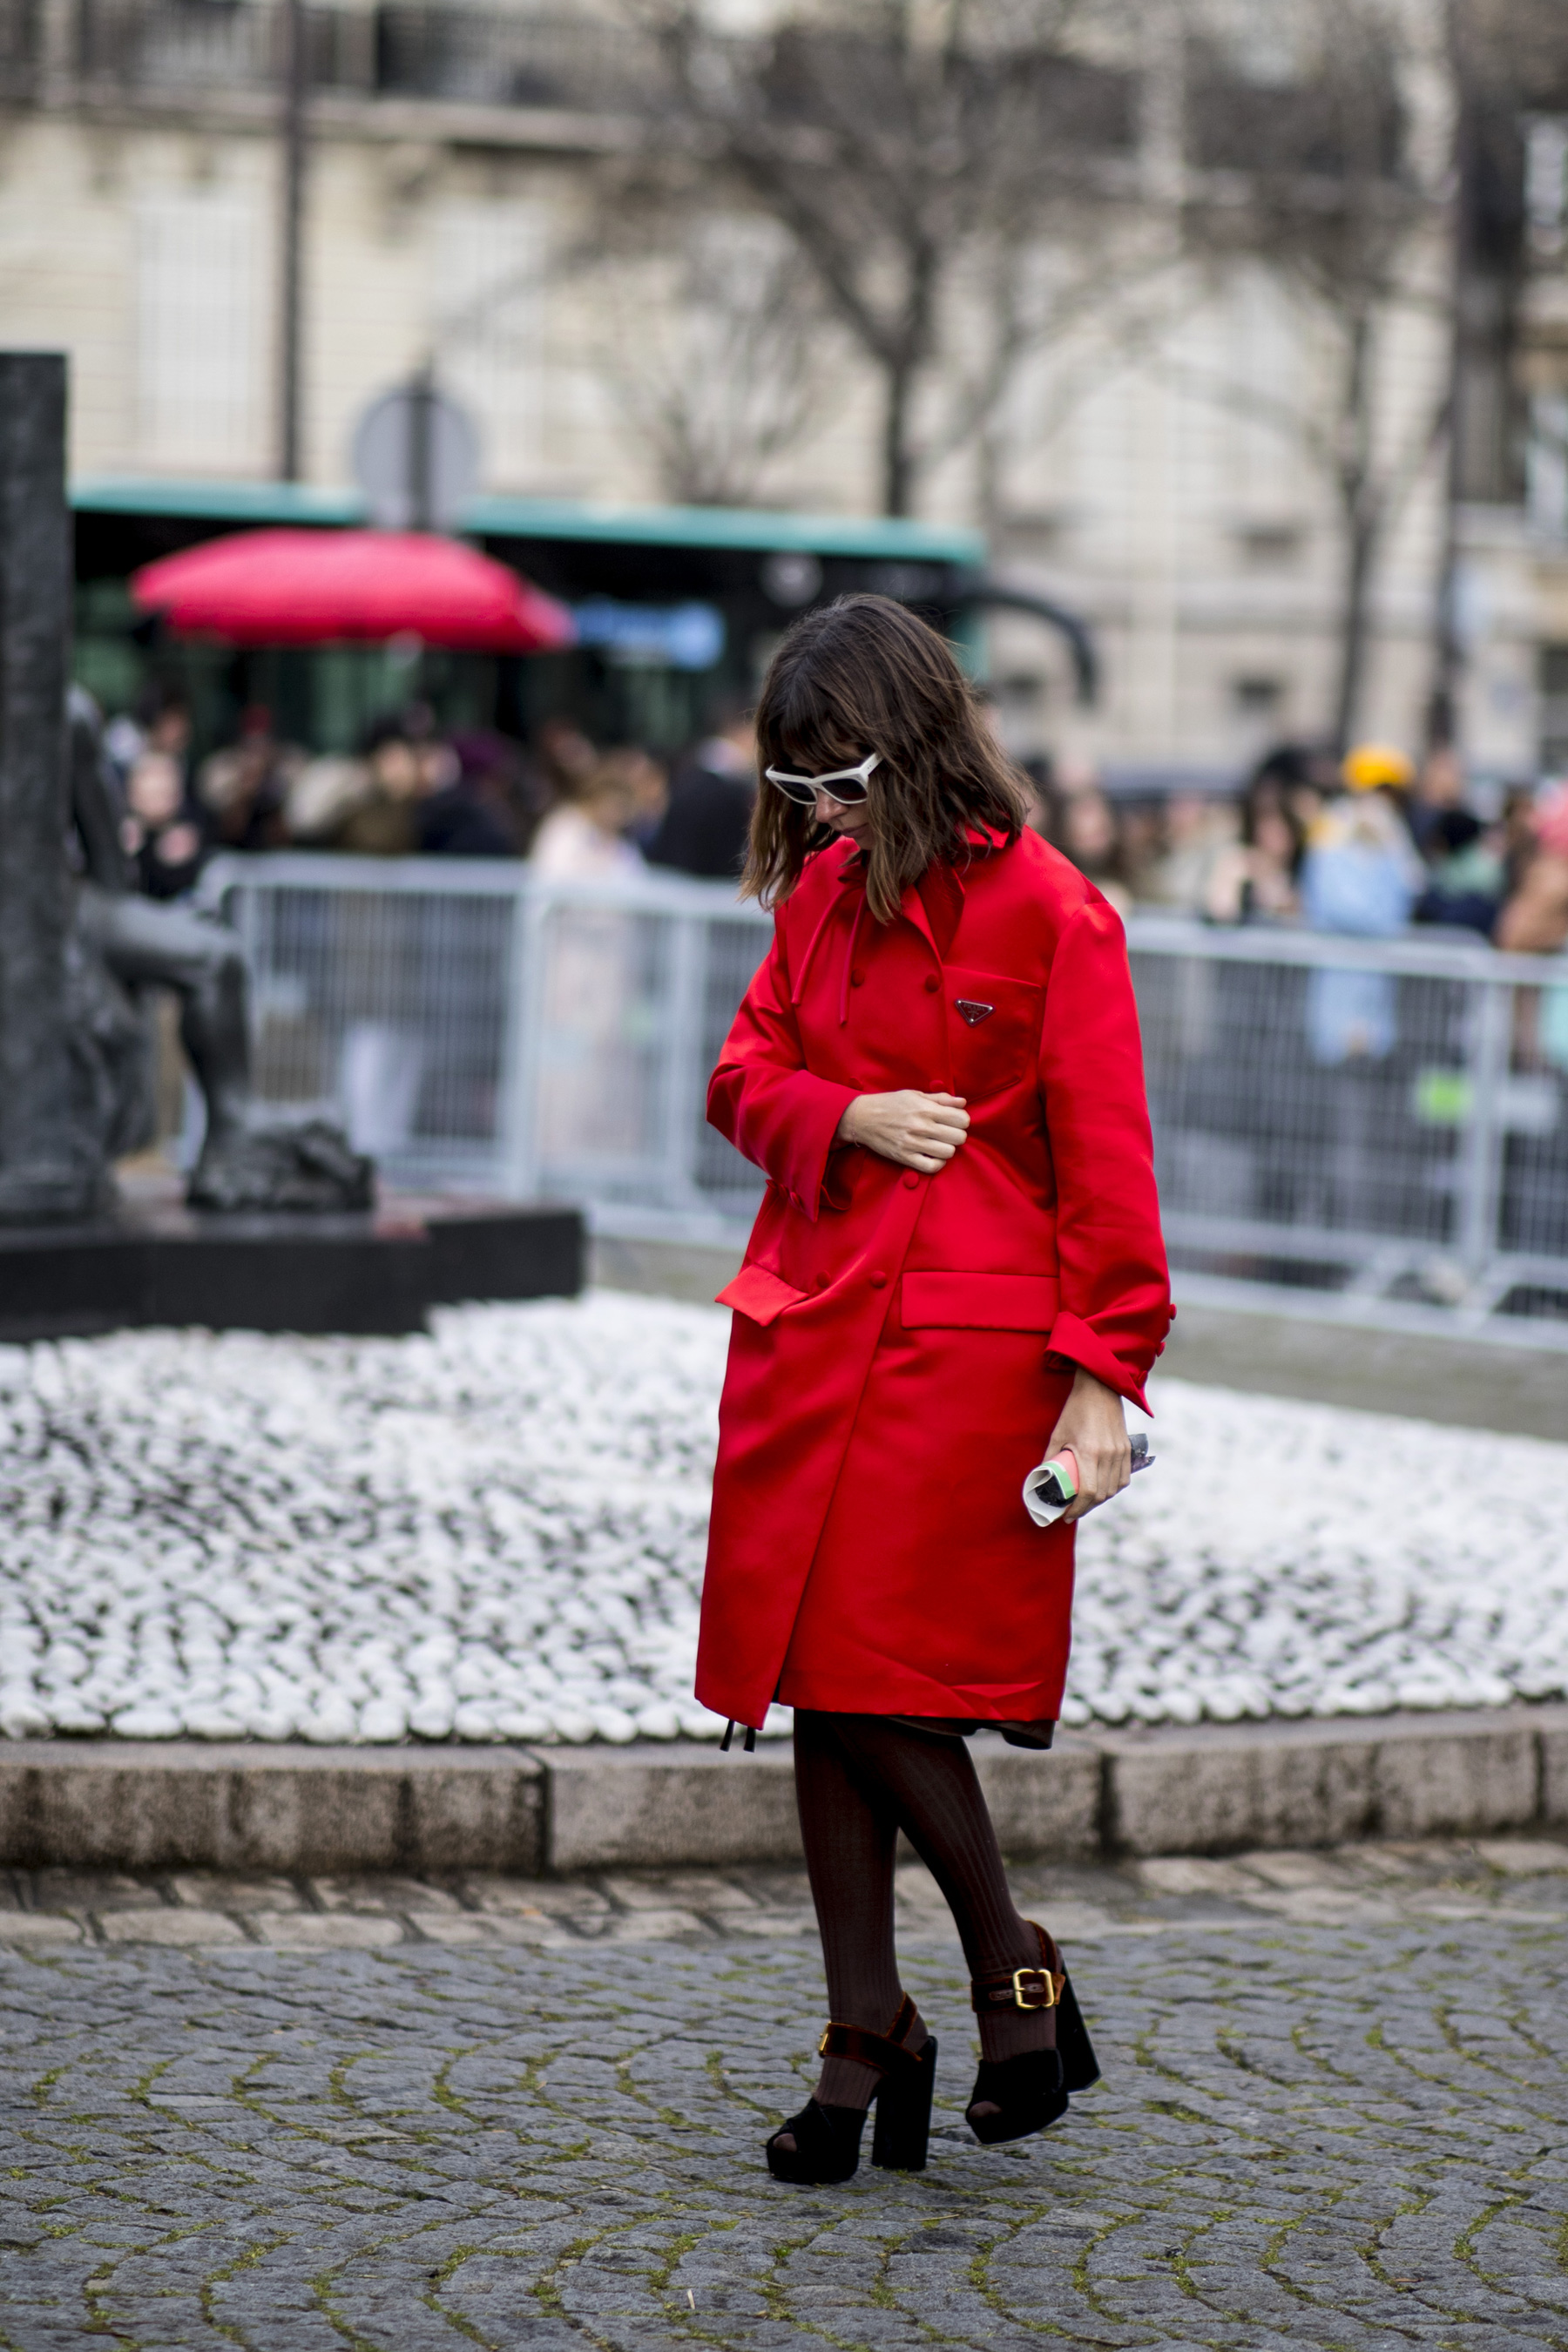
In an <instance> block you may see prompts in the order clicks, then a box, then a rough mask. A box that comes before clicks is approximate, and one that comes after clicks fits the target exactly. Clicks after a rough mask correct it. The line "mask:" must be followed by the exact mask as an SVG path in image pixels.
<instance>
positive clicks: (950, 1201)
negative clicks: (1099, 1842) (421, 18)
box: [697, 833, 1172, 1725]
mask: <svg viewBox="0 0 1568 2352" xmlns="http://www.w3.org/2000/svg"><path fill="white" fill-rule="evenodd" d="M895 1087H919V1088H921V1089H922V1090H925V1091H933V1090H946V1091H948V1092H950V1093H952V1094H957V1095H962V1096H963V1097H965V1099H966V1101H967V1104H968V1108H969V1116H970V1128H969V1134H968V1138H967V1139H966V1141H965V1142H964V1143H963V1144H962V1145H961V1147H960V1148H959V1150H958V1151H957V1152H956V1154H955V1155H954V1157H953V1158H952V1160H950V1161H949V1162H948V1163H947V1165H946V1166H945V1167H944V1168H943V1169H942V1171H940V1173H939V1174H937V1175H935V1176H931V1177H927V1176H919V1175H916V1174H914V1173H913V1172H912V1171H908V1170H905V1169H902V1168H899V1167H896V1166H894V1164H893V1163H892V1162H891V1161H890V1160H882V1159H879V1157H878V1156H877V1155H876V1154H875V1153H873V1152H869V1151H866V1150H860V1149H858V1148H856V1147H847V1146H845V1145H842V1144H838V1143H837V1142H836V1140H835V1134H836V1130H837V1126H838V1121H839V1119H840V1118H841V1117H842V1115H843V1112H844V1109H845V1107H846V1105H847V1103H849V1102H850V1101H851V1100H852V1099H853V1097H855V1096H856V1095H858V1094H871V1093H881V1092H883V1091H886V1090H889V1089H891V1088H895ZM708 1117H709V1119H710V1122H711V1124H712V1125H713V1126H714V1127H716V1128H717V1129H719V1130H720V1132H721V1134H722V1135H726V1136H728V1137H729V1139H730V1140H731V1142H732V1143H733V1144H734V1145H735V1146H736V1147H737V1149H738V1150H741V1151H742V1152H743V1153H744V1154H745V1156H746V1158H747V1159H748V1160H754V1161H755V1162H756V1164H757V1166H758V1167H760V1168H761V1169H763V1171H765V1173H766V1175H767V1177H768V1179H769V1182H768V1190H767V1192H766V1195H765V1197H764V1199H763V1204H762V1207H761V1209H760V1211H759V1212H758V1215H757V1222H756V1224H755V1227H754V1228H753V1230H752V1238H751V1241H750V1244H748V1247H747V1251H746V1258H745V1264H744V1265H743V1266H742V1270H741V1272H740V1274H739V1275H738V1276H736V1278H735V1280H734V1281H733V1282H732V1283H731V1285H730V1286H729V1287H728V1289H726V1290H724V1291H722V1292H721V1294H720V1304H721V1305H722V1306H728V1307H733V1308H734V1310H735V1315H734V1324H733V1328H732V1331H731V1341H730V1359H729V1366H728V1370H727V1371H726V1374H725V1381H724V1392H723V1397H722V1400H721V1404H720V1408H719V1428H720V1442H719V1458H718V1465H717V1468H716V1471H715V1474H714V1481H713V1516H712V1522H711V1528H710V1538H709V1549H708V1572H707V1579H706V1582H705V1584H704V1587H703V1594H702V1629H701V1638H700V1645H699V1651H698V1661H697V1696H698V1697H699V1698H700V1700H701V1702H702V1704H703V1705H704V1706H710V1707H711V1708H712V1709H713V1710H714V1712H715V1713H716V1714H719V1715H723V1716H730V1717H733V1718H734V1719H735V1720H736V1721H737V1722H741V1723H746V1724H753V1725H755V1724H761V1722H762V1721H763V1717H764V1715H765V1714H766V1712H767V1708H768V1704H769V1702H770V1700H772V1699H773V1698H774V1697H775V1696H776V1697H777V1698H779V1699H781V1700H782V1701H783V1702H784V1704H785V1705H786V1706H810V1707H822V1708H826V1709H829V1710H832V1711H835V1712H844V1713H852V1714H854V1713H863V1714H915V1715H943V1716H972V1717H980V1718H982V1719H983V1720H988V1721H1008V1720H1024V1721H1038V1720H1043V1719H1044V1718H1047V1717H1055V1716H1056V1715H1057V1714H1058V1711H1059V1708H1060V1704H1061V1694H1062V1684H1063V1680H1064V1678H1065V1675H1066V1673H1067V1659H1068V1620H1069V1614H1070V1610H1071V1603H1072V1565H1073V1530H1072V1529H1071V1528H1067V1527H1062V1526H1059V1525H1058V1527H1056V1528H1049V1529H1047V1530H1044V1531H1042V1530H1041V1529H1040V1528H1037V1527H1036V1526H1035V1525H1034V1523H1033V1522H1032V1520H1031V1519H1030V1518H1029V1517H1028V1515H1027V1513H1026V1510H1025V1508H1024V1505H1023V1500H1022V1493H1021V1490H1022V1487H1023V1484H1024V1480H1025V1477H1026V1475H1027V1473H1028V1472H1029V1470H1031V1469H1032V1468H1033V1466H1034V1465H1035V1464H1036V1463H1037V1462H1038V1460H1039V1459H1040V1456H1041V1454H1042V1452H1043V1450H1044V1445H1045V1442H1046V1440H1047V1437H1048V1436H1049V1434H1050V1432H1051V1429H1052V1427H1053V1425H1054V1423H1055V1422H1056V1418H1057V1415H1058V1412H1060V1410H1061V1407H1062V1404H1063V1403H1064V1402H1065V1401H1066V1398H1067V1394H1068V1389H1069V1388H1070V1386H1071V1383H1072V1374H1073V1369H1074V1367H1075V1366H1076V1365H1079V1364H1082V1365H1085V1366H1087V1368H1088V1369H1089V1370H1090V1371H1091V1372H1093V1373H1094V1374H1095V1375H1096V1376H1097V1378H1099V1379H1100V1380H1102V1381H1107V1382H1109V1384H1110V1386H1111V1387H1112V1388H1114V1389H1116V1390H1118V1391H1120V1392H1121V1395H1122V1396H1124V1397H1129V1398H1131V1399H1132V1401H1133V1402H1136V1403H1139V1404H1142V1402H1143V1382H1144V1381H1145V1379H1146V1378H1147V1376H1148V1372H1149V1368H1150V1366H1151V1365H1152V1362H1153V1360H1154V1358H1155V1357H1156V1355H1158V1353H1159V1352H1160V1349H1161V1348H1162V1347H1163V1344H1164V1339H1165V1333H1166V1331H1167V1329H1168V1328H1169V1324H1170V1320H1171V1315H1172V1308H1171V1304H1170V1288H1169V1283H1168V1279H1167V1275H1166V1269H1165V1255H1164V1249H1163V1244H1162V1241H1161V1236H1160V1219H1159V1205H1158V1202H1157V1201H1156V1198H1155V1192H1154V1176H1153V1164H1152V1150H1151V1145H1150V1137H1149V1119H1148V1113H1147V1110H1146V1108H1145V1105H1144V1096H1143V1071H1142V1051H1141V1046H1140V1040H1139V1034H1138V1015H1137V1010H1136V1007H1135V1004H1134V1002H1133V997H1132V987H1131V979H1130V976H1129V973H1128V969H1127V953H1126V948H1125V944H1124V941H1123V938H1122V931H1121V922H1120V921H1119V919H1118V918H1117V916H1116V914H1115V913H1114V911H1113V910H1112V908H1110V907H1109V906H1108V905H1107V904H1106V902H1105V900H1104V899H1103V898H1101V897H1100V893H1099V892H1098V891H1097V890H1096V889H1095V888H1094V887H1093V886H1092V884H1090V883H1089V882H1086V881H1085V880H1084V879H1083V877H1081V876H1080V875H1079V874H1078V873H1077V872H1076V871H1075V870H1074V868H1073V867H1072V866H1069V865H1068V862H1067V860H1066V859H1065V858H1063V857H1061V856H1058V853H1057V852H1056V851H1055V850H1054V849H1050V848H1047V845H1046V844H1045V843H1044V842H1043V841H1041V840H1040V839H1039V838H1038V836H1037V835H1035V834H1032V833H1026V834H1025V835H1023V837H1022V839H1021V840H1019V841H1018V842H1016V843H1015V844H1014V845H1012V846H1011V847H1005V846H998V845H996V844H994V843H993V842H990V841H983V842H977V843H976V844H975V848H974V855H973V857H972V858H971V859H970V860H969V862H967V863H966V864H965V865H964V866H963V869H962V870H961V871H955V870H954V869H952V867H950V866H934V867H932V868H931V871H930V873H928V874H927V875H926V876H925V877H924V878H923V879H922V881H921V886H920V887H919V889H918V890H915V889H910V890H908V891H906V892H905V894H904V899H903V906H902V910H901V912H900V915H899V917H898V918H897V919H895V920H894V921H893V922H891V923H889V924H886V925H883V924H880V923H879V922H877V921H876V919H874V917H872V915H871V914H870V912H869V909H868V907H867V905H866V894H865V869H864V865H863V862H862V859H861V857H860V856H859V853H858V851H856V850H854V849H853V848H850V847H847V846H846V845H838V844H834V845H831V846H829V847H828V848H826V849H824V850H822V851H820V852H819V853H818V854H817V855H816V856H813V857H812V858H811V859H810V860H809V861H808V862H807V866H806V869H805V874H804V875H803V877H802V878H801V881H800V883H799V884H798V886H797V887H796V888H795V892H794V894H793V896H792V897H790V898H787V899H786V900H785V901H784V904H783V905H782V906H781V907H780V908H779V909H778V911H777V916H776V919H775V922H774V935H773V950H772V952H771V953H770V954H769V956H768V958H767V960H766V961H765V962H764V963H763V966H762V968H761V970H760V971H758V973H757V976H756V978H755V979H754V980H753V981H752V985H751V987H750V989H749V990H748V991H747V992H746V998H745V1002H744V1003H743V1004H742V1007H741V1010H740V1012H739V1013H737V1014H736V1016H735V1022H734V1025H733V1027H732V1028H731V1032H730V1034H729V1037H728V1039H727V1040H726V1042H725V1045H724V1050H723V1053H722V1054H721V1056H720V1061H719V1066H718V1068H717V1069H716V1070H715V1072H714V1074H713V1078H712V1083H711V1085H710V1088H709V1094H708Z"/></svg>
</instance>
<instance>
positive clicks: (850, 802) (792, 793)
mask: <svg viewBox="0 0 1568 2352" xmlns="http://www.w3.org/2000/svg"><path fill="white" fill-rule="evenodd" d="M881 764H882V755H881V753H880V752H879V751H868V752H867V754H866V757H865V758H864V759H863V760H862V761H861V762H860V764H859V766H858V768H834V769H831V770H830V771H829V772H828V773H827V774H826V776H792V775H790V774H789V773H788V772H787V771H786V770H784V769H783V768H764V769H763V774H764V775H765V776H766V778H767V780H768V782H769V783H770V784H776V785H777V786H778V788H779V790H780V792H781V793H784V794H785V795H786V797H787V798H788V799H790V800H792V801H795V803H798V805H799V806H800V807H801V808H810V806H811V805H812V803H813V802H814V801H815V800H816V795H817V793H826V794H827V797H828V799H829V800H830V801H837V803H838V805H839V807H840V808H858V807H859V805H860V803H861V802H862V801H863V800H865V799H866V798H867V797H868V781H867V780H868V777H869V775H870V773H871V771H872V769H873V768H879V767H880V766H881ZM834 784H853V785H854V786H855V787H856V789H855V790H854V791H853V792H847V793H836V792H834V791H833V790H832V789H831V787H832V786H833V785H834Z"/></svg>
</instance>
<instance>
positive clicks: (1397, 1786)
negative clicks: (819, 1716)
mask: <svg viewBox="0 0 1568 2352" xmlns="http://www.w3.org/2000/svg"><path fill="white" fill-rule="evenodd" d="M971 1745H972V1748H973V1754H974V1758H975V1762H976V1764H977V1766H978V1768H979V1771H980V1777H981V1780H982V1781H983V1782H984V1788H985V1793H986V1796H987V1799H988V1801H989V1802H990V1805H991V1809H992V1811H993V1814H994V1818H995V1822H996V1828H997V1833H998V1835H999V1837H1000V1840H1001V1843H1002V1847H1003V1850H1004V1852H1005V1853H1011V1854H1016V1855H1017V1856H1018V1857H1019V1858H1020V1859H1024V1858H1026V1857H1030V1856H1045V1857H1056V1858H1058V1859H1059V1860H1062V1861H1087V1860H1096V1859H1098V1860H1110V1859H1113V1858H1115V1857H1117V1856H1120V1855H1123V1854H1134V1855H1142V1854H1159V1853H1239V1852H1245V1851H1247V1850H1248V1849H1256V1848H1261V1847H1268V1846H1312V1845H1337V1844H1342V1843H1346V1842H1349V1841H1352V1840H1355V1839H1358V1838H1394V1839H1399V1838H1422V1837H1480V1836H1490V1835H1495V1834H1497V1833H1498V1832H1504V1831H1510V1830H1528V1829H1536V1828H1544V1827H1545V1826H1547V1825H1548V1824H1550V1823H1553V1822H1556V1823H1559V1824H1561V1823H1563V1822H1568V1706H1514V1707H1504V1708H1499V1709H1497V1710H1495V1711H1493V1712H1489V1713H1475V1714H1459V1713H1455V1714H1452V1715H1448V1714H1433V1715H1404V1716H1400V1715H1394V1716H1379V1717H1352V1718H1349V1719H1338V1720H1334V1721H1309V1722H1300V1723H1283V1722H1274V1723H1265V1724H1246V1725H1240V1724H1237V1725H1201V1726H1198V1727H1195V1728H1194V1729H1192V1730H1177V1729H1171V1728H1165V1727H1162V1728H1159V1729H1150V1730H1139V1731H1129V1732H1099V1733H1095V1734H1092V1735H1090V1734H1085V1733H1076V1732H1068V1733H1064V1734H1063V1735H1062V1737H1061V1738H1060V1740H1059V1742H1058V1746H1057V1747H1056V1748H1054V1749H1053V1750H1052V1752H1051V1753H1050V1755H1048V1756H1039V1755H1031V1754H1027V1753H1026V1752H1023V1751H1020V1750H1018V1749H1016V1748H1008V1747H1006V1746H1005V1744H1004V1743H1003V1741H1001V1740H1000V1739H994V1738H988V1737H982V1738H977V1739H975V1740H974V1741H973V1742H972V1743H971ZM799 1860H800V1835H799V1832H798V1830H797V1828H796V1825H795V1791H794V1782H793V1776H792V1771H791V1765H790V1756H789V1749H788V1748H787V1746H786V1745H784V1744H783V1743H773V1742H769V1743H768V1744H767V1745H766V1746H764V1747H763V1748H759V1750H758V1751H757V1753H756V1754H755V1755H752V1756H747V1755H744V1754H742V1753H738V1752H731V1754H730V1755H728V1756H721V1754H720V1753H719V1751H718V1749H717V1748H713V1747H709V1746H704V1745H703V1744H701V1743H700V1742H695V1741H692V1742H682V1741H671V1742H670V1743H668V1745H665V1744H661V1743H657V1742H653V1741H645V1742H640V1743H637V1744H636V1745H634V1746H631V1747H626V1748H610V1747H590V1748H547V1749H542V1750H538V1751H534V1750H530V1749H527V1748H505V1747H493V1748H492V1747H484V1748H479V1747H474V1748H441V1747H431V1748H313V1747H308V1746H303V1745H300V1746H283V1745H279V1746H278V1747H265V1746H262V1745H261V1744H259V1743H257V1744H254V1745H250V1744H243V1743H237V1744H234V1745H222V1744H218V1743H216V1742H213V1743H208V1742H205V1741H197V1740H142V1741H135V1740H90V1739H83V1740H68V1739H53V1740H50V1739H37V1740H26V1739H22V1740H15V1741H5V1742H0V1863H10V1864H16V1865H18V1866H21V1867H26V1868H32V1869H40V1868H48V1867H57V1868H78V1869H94V1870H142V1871H147V1870H158V1869H175V1868H178V1869H186V1870H216V1871H230V1872H232V1871H263V1872H270V1873H283V1874H288V1873H295V1872H304V1873H310V1874H329V1873H331V1874H336V1873H353V1872H363V1871H397V1872H402V1873H420V1872H430V1873H447V1872H453V1871H461V1870H492V1871H505V1872H510V1873H512V1874H517V1875H520V1876H523V1877H538V1876H540V1875H542V1874H547V1873H551V1872H561V1871H573V1870H607V1869H625V1868H628V1867H633V1868H635V1867H639V1866H641V1867H658V1868H665V1867H670V1866H675V1865H692V1866H707V1867H709V1868H714V1867H722V1866H724V1865H726V1864H738V1863H798V1862H799Z"/></svg>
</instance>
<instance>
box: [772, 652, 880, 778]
mask: <svg viewBox="0 0 1568 2352" xmlns="http://www.w3.org/2000/svg"><path fill="white" fill-rule="evenodd" d="M767 717H768V719H769V721H770V725H769V728H768V732H769V735H770V736H771V737H772V738H773V744H770V746H769V747H768V748H769V749H770V751H772V750H773V745H776V747H777V748H776V752H775V753H774V756H773V759H772V760H771V762H770V764H771V765H773V766H774V767H781V766H782V767H787V768H791V769H793V770H794V771H795V773H796V774H797V775H817V776H822V775H826V774H827V773H828V772H829V771H830V770H831V769H834V768H842V767H844V766H846V765H852V764H853V763H854V762H855V761H858V760H863V759H864V758H865V756H866V753H867V751H868V750H871V749H874V748H875V747H874V746H871V745H868V744H863V743H861V742H859V741H858V739H857V736H856V733H855V730H854V729H853V727H852V726H850V725H849V724H848V723H847V718H846V714H845V713H844V711H843V710H842V709H840V708H839V706H838V702H837V697H836V696H834V695H833V694H832V693H831V692H829V691H826V690H825V683H824V681H823V680H822V679H821V678H819V677H810V676H800V675H797V676H796V677H793V678H792V679H791V680H790V682H789V687H788V689H787V690H786V691H785V693H784V694H783V695H781V696H780V698H779V703H778V707H777V708H776V709H772V710H770V711H769V712H768V714H767Z"/></svg>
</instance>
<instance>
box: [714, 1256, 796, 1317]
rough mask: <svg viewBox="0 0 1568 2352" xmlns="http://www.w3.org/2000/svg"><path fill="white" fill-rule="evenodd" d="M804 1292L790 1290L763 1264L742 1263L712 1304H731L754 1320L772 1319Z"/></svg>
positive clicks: (719, 1305)
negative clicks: (732, 1278)
mask: <svg viewBox="0 0 1568 2352" xmlns="http://www.w3.org/2000/svg"><path fill="white" fill-rule="evenodd" d="M805 1296H806V1293H805V1291H804V1290H792V1289H791V1288H790V1286H789V1284H788V1283H787V1282H781V1281H780V1280H779V1278H778V1276H777V1275H776V1274H770V1273H769V1272H768V1270H767V1267H766V1266H765V1265H743V1266H742V1268H741V1271H740V1273H739V1274H738V1275H737V1276H735V1279H734V1281H733V1282H727V1283H726V1284H725V1286H724V1287H723V1289H722V1290H721V1292H720V1293H719V1296H718V1297H717V1298H716V1299H715V1300H714V1302H713V1304H714V1305H715V1307H733V1308H734V1309H735V1312H736V1313H737V1314H738V1315H746V1316H749V1317H750V1318H751V1320H752V1322H753V1323H771V1322H772V1321H773V1318H774V1317H775V1316H779V1315H782V1314H783V1313H784V1308H785V1307H794V1306H795V1305H796V1304H797V1303H798V1302H799V1301H800V1300H801V1299H803V1298H804V1297H805Z"/></svg>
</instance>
